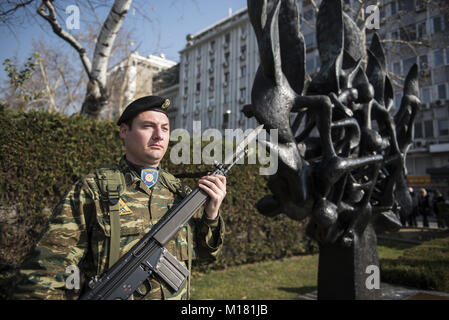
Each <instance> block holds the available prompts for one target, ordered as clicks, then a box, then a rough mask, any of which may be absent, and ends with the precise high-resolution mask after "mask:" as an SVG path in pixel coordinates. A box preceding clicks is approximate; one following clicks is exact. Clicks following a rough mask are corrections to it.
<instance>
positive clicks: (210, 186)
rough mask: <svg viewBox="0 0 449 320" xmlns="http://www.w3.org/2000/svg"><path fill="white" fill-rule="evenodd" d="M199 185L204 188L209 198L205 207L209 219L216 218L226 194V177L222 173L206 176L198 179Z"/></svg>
mask: <svg viewBox="0 0 449 320" xmlns="http://www.w3.org/2000/svg"><path fill="white" fill-rule="evenodd" d="M198 186H199V187H200V188H201V189H203V190H204V191H205V192H206V193H207V194H208V195H209V197H210V198H209V199H208V200H207V201H206V206H205V208H204V210H205V212H206V215H207V217H208V218H209V219H216V218H217V216H218V209H219V208H220V206H221V203H222V202H223V199H224V197H225V196H226V177H225V176H222V175H220V174H217V175H215V174H214V175H212V176H204V177H202V178H201V179H200V180H199V181H198Z"/></svg>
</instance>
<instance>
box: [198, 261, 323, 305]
mask: <svg viewBox="0 0 449 320" xmlns="http://www.w3.org/2000/svg"><path fill="white" fill-rule="evenodd" d="M317 266H318V255H317V254H315V255H305V256H296V257H291V258H286V259H281V260H277V261H266V262H261V263H256V264H250V265H242V266H236V267H230V268H228V269H226V270H218V271H210V272H206V273H201V274H200V273H194V274H193V276H192V282H191V285H192V291H191V299H213V300H218V299H222V300H228V299H235V300H244V299H250V300H264V299H269V300H285V299H293V298H295V297H297V296H299V295H301V294H305V293H307V292H310V291H313V290H315V289H316V283H317V272H318V269H317Z"/></svg>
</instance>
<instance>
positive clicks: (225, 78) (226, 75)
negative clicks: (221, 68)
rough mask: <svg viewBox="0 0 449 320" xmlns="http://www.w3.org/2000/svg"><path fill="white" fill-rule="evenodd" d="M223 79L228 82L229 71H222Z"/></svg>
mask: <svg viewBox="0 0 449 320" xmlns="http://www.w3.org/2000/svg"><path fill="white" fill-rule="evenodd" d="M223 81H224V82H228V83H229V72H225V73H224V77H223Z"/></svg>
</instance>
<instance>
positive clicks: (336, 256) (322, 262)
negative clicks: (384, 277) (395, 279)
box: [318, 223, 381, 300]
mask: <svg viewBox="0 0 449 320" xmlns="http://www.w3.org/2000/svg"><path fill="white" fill-rule="evenodd" d="M373 266H374V267H373ZM376 267H377V270H376ZM376 276H378V277H380V274H379V260H378V256H377V238H376V234H375V232H374V229H373V227H372V225H371V223H370V224H368V226H367V227H366V228H365V230H364V232H363V233H362V234H360V235H357V234H355V235H354V240H353V242H352V245H350V246H344V245H343V244H341V243H338V244H332V245H322V246H320V256H319V265H318V300H377V299H381V292H380V286H379V288H378V289H376V288H372V284H373V283H375V282H373V277H376ZM367 280H368V286H367ZM376 280H378V283H380V279H374V281H376Z"/></svg>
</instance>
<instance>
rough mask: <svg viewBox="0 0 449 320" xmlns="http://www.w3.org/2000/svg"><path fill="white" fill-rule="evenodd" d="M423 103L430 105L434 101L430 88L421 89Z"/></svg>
mask: <svg viewBox="0 0 449 320" xmlns="http://www.w3.org/2000/svg"><path fill="white" fill-rule="evenodd" d="M420 98H421V102H422V103H425V104H427V103H430V102H431V101H432V94H431V91H430V88H421V97H420Z"/></svg>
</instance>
